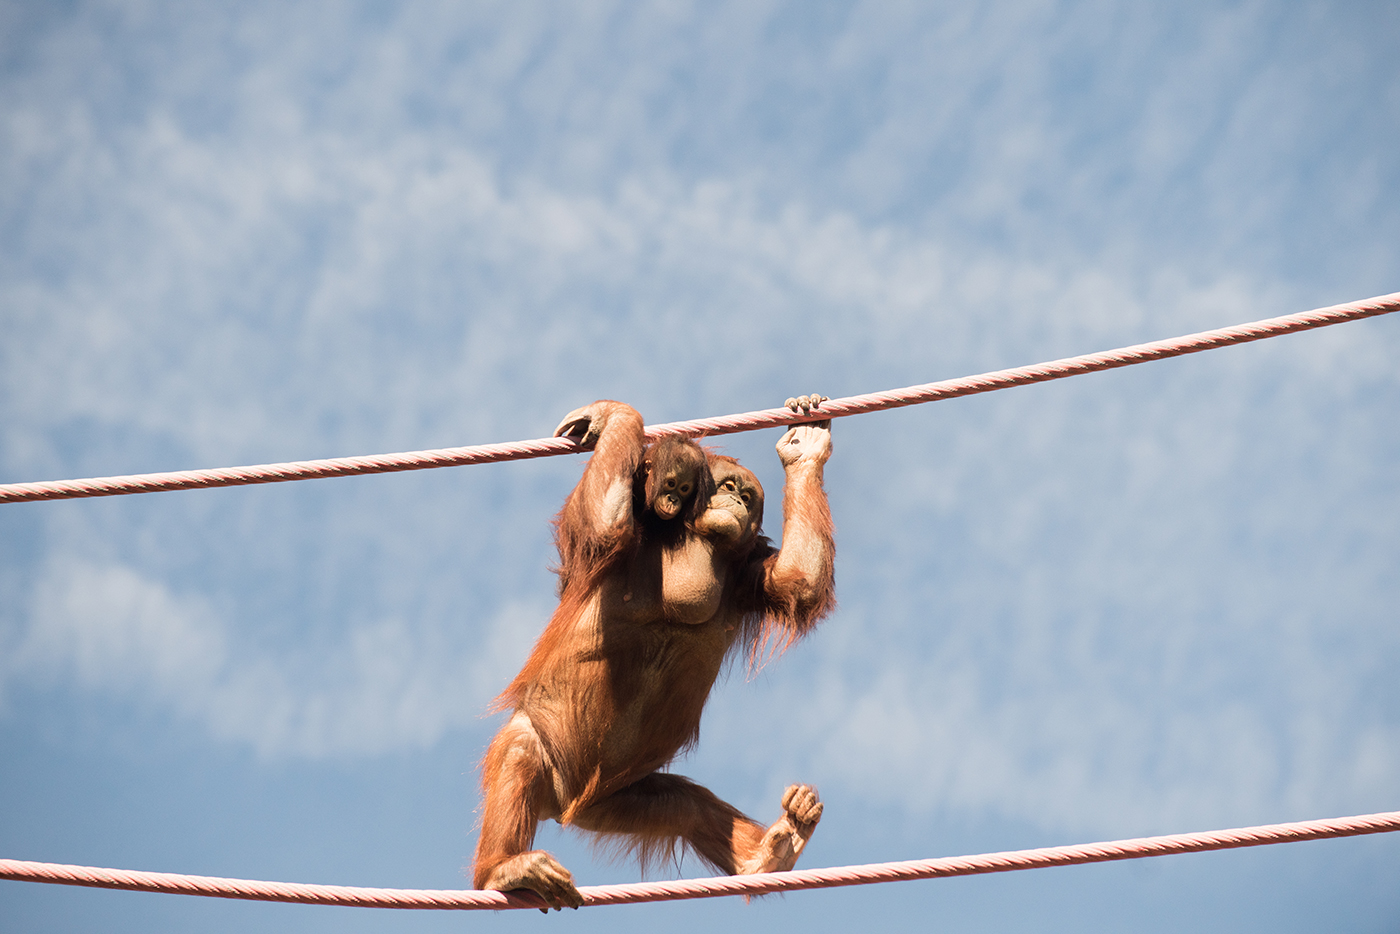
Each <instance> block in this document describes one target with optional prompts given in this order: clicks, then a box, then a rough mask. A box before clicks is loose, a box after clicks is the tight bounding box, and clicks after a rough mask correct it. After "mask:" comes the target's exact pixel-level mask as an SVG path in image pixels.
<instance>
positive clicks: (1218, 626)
mask: <svg viewBox="0 0 1400 934" xmlns="http://www.w3.org/2000/svg"><path fill="white" fill-rule="evenodd" d="M1397 40H1400V8H1397V7H1395V5H1393V4H1384V3H1374V4H1370V3H1348V4H1328V3H1298V4H1286V5H1280V4H1269V3H1262V2H1237V3H1212V2H1201V3H1185V4H1174V5H1162V4H1158V5H1149V4H1134V3H1122V2H1082V3H1058V2H1041V0H1025V2H1015V0H1012V2H1005V3H996V4H985V3H957V4H953V3H929V4H904V3H893V2H891V3H881V4H860V3H814V2H809V3H777V2H752V0H751V2H746V3H713V4H704V5H701V4H689V3H658V4H627V5H623V4H611V3H592V4H578V5H573V6H568V7H561V6H558V5H551V4H537V3H530V2H519V0H517V2H512V3H494V4H493V3H474V4H454V3H430V2H422V3H411V4H409V3H403V4H396V3H342V4H317V3H305V4H296V5H288V4H274V3H257V2H250V3H241V4H222V3H208V4H200V5H191V4H175V3H160V2H125V3H96V2H94V3H88V2H68V3H53V4H32V3H15V2H0V482H23V481H34V480H51V479H63V478H75V477H88V476H107V475H114V474H124V473H137V472H146V471H161V470H178V469H185V468H196V467H217V466H233V465H242V464H257V463H267V462H276V461H286V460H302V459H310V458H319V457H334V456H345V455H356V454H374V453H385V452H394V451H407V450H417V449H424V448H436V447H447V446H455V445H468V444H481V443H489V442H497V441H514V440H522V439H530V438H538V437H543V436H547V435H548V434H549V433H550V432H551V431H552V429H553V427H554V426H555V425H556V424H557V422H558V420H559V418H560V417H561V416H562V415H563V414H564V413H565V412H568V411H569V410H571V409H573V408H575V407H577V406H580V405H583V404H586V403H588V402H590V401H592V400H594V399H598V398H614V399H621V400H624V401H627V402H629V403H630V404H632V405H633V406H635V407H636V408H637V409H638V410H639V411H641V412H642V413H643V415H644V416H645V417H646V418H647V420H648V421H649V422H651V423H660V422H667V421H674V420H679V419H688V418H699V417H704V416H711V415H723V414H729V413H733V412H743V411H749V410H753V409H760V408H768V407H772V406H775V405H778V404H780V403H781V402H782V400H783V399H785V398H786V397H788V396H792V395H796V394H804V393H810V392H820V393H823V394H826V395H829V396H833V397H835V396H845V395H854V394H858V393H865V392H873V391H878V390H884V389H893V388H899V387H903V386H907V385H912V384H917V383H923V382H929V381H933V380H937V379H944V378H950V377H956V376H963V375H968V374H973V373H978V372H983V371H988V370H994V369H999V368H1002V367H1008V366H1017V365H1021V364H1028V363H1035V362H1039V361H1043V360H1050V359H1054V358H1058V357H1063V356H1069V355H1073V354H1080V353H1089V352H1093V351H1098V350H1105V349H1109V348H1113V347H1119V346H1123V345H1127V344H1132V343H1137V342H1141V341H1146V340H1154V339H1159V338H1167V337H1173V336H1177V335H1180V334H1186V333H1189V332H1192V331H1197V330H1202V329H1207V328H1213V327H1222V326H1226V325H1231V324H1237V323H1242V322H1247V321H1252V320H1256V319H1260V318H1266V317H1272V316H1275V315H1283V314H1290V313H1294V312H1299V311H1304V310H1307V309H1310V308H1314V307H1319V306H1325V305H1331V304H1336V303H1340V302H1347V301H1353V300H1357V299H1362V298H1367V297H1370V296H1373V295H1378V294H1384V293H1388V292H1392V291H1395V290H1397V289H1400V279H1397V277H1396V270H1397V268H1400V71H1397V69H1396V68H1395V65H1394V48H1395V45H1396V42H1397ZM1397 356H1400V316H1394V317H1393V318H1380V319H1372V320H1368V321H1363V322H1358V323H1352V324H1346V325H1341V326H1337V327H1333V328H1328V329H1324V330H1322V331H1316V332H1311V333H1306V334H1301V335H1291V336H1288V337H1283V338H1277V339H1273V340H1269V341H1264V342H1260V343H1256V344H1250V345H1246V346H1241V347H1236V348H1229V349H1223V350H1217V351H1213V352H1210V353H1207V354H1201V355H1196V356H1192V357H1188V358H1178V359H1175V360H1171V361H1165V362H1159V363H1153V364H1148V365H1144V366H1140V367H1132V368H1129V369H1127V370H1118V371H1114V372H1111V373H1103V374H1095V375H1090V376H1084V377H1076V378H1074V379H1071V380H1064V381H1060V382H1056V383H1051V384H1043V385H1039V386H1032V387H1024V388H1018V389H1013V390H1008V391H1003V392H997V393H992V394H987V395H982V396H977V397H972V398H966V399H959V400H951V401H947V402H941V403H936V404H931V405H924V406H918V407H913V408H907V409H901V410H898V411H892V412H885V413H878V414H871V415H865V416H860V417H854V418H848V419H842V420H839V421H838V422H837V423H836V424H835V425H834V428H833V432H834V442H835V453H834V455H833V458H832V460H831V462H830V464H829V465H828V468H827V473H826V484H827V489H828V491H829V493H830V499H831V504H832V510H833V513H834V518H835V522H836V525H837V543H838V557H837V595H838V600H839V607H838V609H837V611H836V612H835V613H834V615H832V616H831V617H830V618H829V619H827V620H826V621H825V622H824V623H823V624H822V626H821V627H820V628H819V629H818V630H817V631H816V632H815V633H814V634H813V635H812V636H811V637H810V638H809V639H808V640H806V641H805V642H803V643H801V644H800V645H798V646H797V647H795V648H793V649H791V650H790V651H788V653H787V654H786V655H784V656H783V657H782V658H780V659H778V660H776V661H774V662H772V663H771V664H769V665H767V666H765V667H764V668H762V669H761V670H758V671H753V670H749V669H746V668H745V667H744V666H743V665H737V666H735V667H734V668H733V669H732V670H731V671H730V672H729V674H728V676H727V677H726V678H725V679H724V680H723V681H722V682H721V683H720V684H719V685H717V687H716V689H715V692H714V694H713V695H712V697H711V700H710V704H709V707H708V708H707V711H706V718H705V721H704V724H703V728H702V734H701V741H700V744H699V747H698V749H697V750H696V751H695V752H693V753H692V754H690V755H689V756H688V757H687V758H686V759H684V760H682V761H680V762H678V763H677V764H676V765H675V766H674V768H675V770H676V771H679V772H681V773H683V774H686V775H689V776H691V777H693V778H695V779H696V780H698V781H700V782H702V783H704V784H706V785H707V786H708V787H710V788H712V789H713V790H714V791H715V792H716V793H718V794H719V795H721V796H722V797H724V798H725V799H726V800H729V801H732V802H733V803H734V804H736V805H737V806H739V807H741V808H742V809H744V810H745V811H747V812H748V813H751V814H753V815H754V816H755V817H756V818H758V819H761V820H765V821H768V820H772V819H774V818H775V817H776V816H777V811H778V800H779V797H780V795H781V792H782V789H783V788H784V787H785V786H786V785H787V784H789V783H791V782H795V781H803V782H808V783H811V784H814V785H816V786H817V787H818V788H820V790H821V793H822V796H823V798H824V800H825V801H826V811H825V816H824V818H823V821H822V824H821V826H820V828H819V829H818V831H817V833H816V835H815V837H814V838H813V841H812V844H811V845H810V846H809V848H808V849H807V851H806V853H805V854H804V855H803V858H802V862H801V863H800V865H801V866H803V867H820V866H841V865H847V864H854V863H863V862H875V861H884V860H893V859H914V858H923V857H932V856H950V855H961V854H971V853H981V852H989V851H995V850H1003V849H1019V848H1025V847H1035V846H1049V845H1055V844H1061V843H1075V842H1089V841H1094V840H1106V839H1114V838H1122V837H1131V836H1139V835H1145V834H1157V833H1174V832H1183V831H1191V830H1207V829H1216V828H1224V827H1235V826H1243V825H1248V824H1255V823H1269V822H1276V821H1288V820H1305V819H1312V818H1321V817H1334V816H1344V815H1350V814H1361V813H1368V812H1374V811H1382V810H1394V809H1396V808H1400V681H1397V679H1396V678H1395V676H1394V672H1395V670H1396V668H1397V666H1400V614H1397V611H1396V609H1395V607H1396V606H1397V605H1400V574H1396V573H1395V555H1397V554H1400V432H1398V431H1397V429H1396V427H1395V426H1396V424H1397V423H1398V422H1397V417H1396V412H1397V410H1400V367H1397V366H1396V365H1395V362H1394V361H1395V360H1396V358H1397ZM779 434H780V432H778V431H776V430H770V431H765V432H755V433H750V434H744V435H732V436H726V437H723V438H717V439H714V441H713V444H714V445H715V446H716V447H717V448H718V449H720V450H723V451H724V452H726V453H729V454H732V455H734V456H736V457H739V458H740V459H741V460H742V461H743V462H744V463H745V464H746V465H748V466H750V467H751V468H752V469H754V470H755V472H756V473H757V474H758V476H759V477H760V479H761V480H762V482H763V483H764V485H765V487H766V489H767V490H768V495H769V496H770V498H773V499H776V498H777V497H776V492H777V490H778V489H780V488H781V483H782V472H781V469H780V467H779V464H778V460H777V457H776V454H775V453H774V452H773V444H774V443H775V442H776V440H777V437H778V436H779ZM583 462H584V459H583V458H582V457H557V458H548V459H544V460H538V461H528V462H517V463H509V464H497V465H489V466H477V467H466V468H456V469H448V470H434V471H422V472H416V473H411V474H394V475H385V476H376V477H363V478H350V479H336V480H320V481H308V482H299V483H288V484H277V485H268V486H257V487H243V488H236V489H225V490H206V491H191V492H178V493H160V494H146V495H140V496H129V497H113V498H107V499H94V500H75V501H64V502H49V503H26V504H11V505H4V506H0V750H2V751H3V753H2V754H0V800H3V801H4V804H3V806H0V857H8V858H15V859H30V860H41V861H50V862H61V863H76V864H82V865H97V866H112V867H120V868H127V869H145V870H159V871H169V872H188V873H198V874H207V875H219V876H233V877H241V878H253V879H273V880H281V881H301V882H324V883H339V884H348V885H371V886H399V887H412V888H456V887H463V886H465V885H466V884H467V882H466V879H465V877H464V875H463V869H464V867H465V866H466V865H467V864H468V862H469V861H470V857H471V852H472V849H473V847H474V842H475V831H474V827H473V823H474V820H475V810H476V808H477V806H478V804H479V800H478V792H477V789H476V777H475V766H476V762H477V760H478V759H479V757H480V755H481V753H482V752H483V750H484V748H485V745H486V743H487V742H489V740H490V737H491V735H492V734H493V731H494V730H495V728H496V727H497V726H498V725H499V722H500V721H499V719H498V718H491V717H488V716H486V714H485V710H486V706H487V704H488V703H489V701H490V699H491V698H492V697H493V696H495V694H496V693H497V692H498V691H499V690H500V689H501V688H502V687H503V686H504V685H505V684H506V683H507V682H508V681H509V679H510V678H511V677H512V676H513V675H514V673H515V671H516V670H518V667H519V665H520V664H521V662H522V661H523V659H524V657H525V655H526V653H527V652H528V650H529V647H530V645H531V643H532V640H533V639H534V637H535V636H536V635H537V634H538V632H539V631H540V629H541V628H542V626H543V624H544V622H545V621H546V620H547V619H548V616H549V614H550V612H551V610H552V606H553V594H554V581H553V577H552V575H551V573H550V571H549V566H550V563H551V560H552V559H553V557H554V552H553V545H552V542H551V538H550V527H549V522H550V519H551V518H552V517H553V515H554V514H555V512H556V511H557V510H558V508H559V506H560V505H561V504H562V502H563V499H564V497H565V496H566V495H567V493H568V491H569V490H570V488H571V487H572V485H573V484H574V483H575V482H576V481H577V479H578V476H579V473H580V470H581V468H582V464H583ZM778 516H779V511H778V510H777V509H772V510H770V516H769V529H768V531H769V532H770V534H774V535H776V534H777V533H778V532H779V531H780V529H781V526H780V523H779V518H778ZM540 843H541V845H543V846H545V847H547V848H549V849H551V850H552V851H554V852H556V853H557V854H558V855H559V857H560V859H561V860H562V861H563V862H564V863H565V865H567V866H568V867H569V868H570V869H572V870H573V872H574V873H575V876H576V877H577V879H578V881H579V882H580V883H581V884H604V883H609V882H621V881H634V880H636V879H637V878H638V870H637V868H636V867H635V866H632V865H629V864H627V863H620V864H619V863H614V862H609V861H608V859H607V858H606V857H605V856H604V855H598V854H594V853H593V852H591V851H590V850H589V848H588V846H587V844H586V841H583V840H581V839H580V838H578V837H576V836H574V835H573V834H571V833H569V832H563V831H560V830H559V829H558V828H555V827H554V826H553V825H550V826H548V827H543V826H542V828H541V834H540ZM1398 864H1400V835H1382V836H1376V837H1366V838H1354V839H1350V840H1341V841H1325V842H1314V843H1304V844H1293V845H1288V846H1275V847H1266V848H1260V849H1255V850H1248V851H1234V852H1227V853H1214V854H1202V855H1194V856H1176V857H1169V858H1159V859H1153V860H1142V861H1135V862H1132V863H1125V864H1116V865H1104V866H1086V867H1069V868H1060V869H1052V870H1039V871H1035V872H1020V873H1011V874H1004V875H999V876H996V877H979V878H970V879H952V880H940V881H936V882H920V883H904V884H897V885H886V886H866V887H860V888H852V889H842V890H831V891H824V892H808V893H794V894H790V895H787V896H784V897H770V898H765V899H759V900H755V901H754V902H753V903H751V904H747V905H746V904H744V903H743V902H742V901H741V900H738V899H731V900H722V901H721V900H711V901H707V902H686V903H673V904H662V905H653V906H636V907H627V908H612V909H606V908H604V909H586V910H583V911H580V912H578V913H576V914H575V913H566V915H563V916H561V915H554V916H551V919H550V920H549V921H548V922H543V921H541V920H540V916H539V915H537V914H535V913H533V912H508V913H502V914H493V915H489V916H487V915H473V916H471V917H466V918H464V917H460V916H454V915H448V914H443V913H435V912H385V911H370V910H364V909H340V908H324V907H307V906H285V905H261V904H253V903H242V902H223V901H217V900H211V899H195V898H188V897H183V896H163V895H151V894H142V893H121V892H106V891H98V890H86V889H73V888H65V887H57V886H41V885H35V884H30V883H17V882H0V927H4V929H5V930H7V931H10V930H13V931H22V932H48V931H54V932H57V931H65V932H86V931H92V932H97V931H103V932H127V931H131V932H135V931H142V932H148V931H165V930H169V931H175V930H179V931H189V932H225V931H229V932H232V931H245V930H249V929H253V928H256V929H259V930H266V931H297V932H314V931H376V932H378V931H406V932H418V931H437V930H449V929H450V930H462V929H463V928H462V926H463V925H467V926H469V927H470V929H473V930H475V929H478V928H480V929H490V930H494V931H507V930H509V931H514V930H520V929H524V928H527V927H533V926H535V925H539V924H541V923H546V924H549V925H552V926H554V927H560V928H562V927H565V926H567V927H568V928H570V929H571V930H579V931H596V930H608V931H632V930H650V929H653V928H655V927H657V926H665V927H666V928H668V929H674V930H679V931H692V930H694V931H700V930H713V929H714V928H715V927H716V926H717V925H723V926H725V927H726V928H728V929H731V930H734V931H736V932H738V931H751V930H752V931H759V930H762V931H768V930H773V929H774V928H775V926H777V927H781V928H782V929H799V928H801V929H810V930H815V931H827V930H832V931H835V930H848V929H852V928H856V927H869V926H871V924H872V923H876V924H879V925H881V926H888V927H891V928H893V927H896V926H898V927H912V926H918V927H919V928H920V929H927V930H959V931H1071V930H1075V931H1077V930H1081V929H1083V928H1084V927H1086V926H1087V927H1094V928H1106V927H1111V928H1113V929H1119V930H1132V931H1148V932H1155V931H1175V930H1179V929H1181V928H1182V927H1185V926H1189V927H1190V928H1192V929H1195V930H1201V931H1240V930H1257V931H1263V930H1268V931H1271V932H1272V931H1312V930H1317V929H1319V928H1321V927H1324V926H1325V927H1326V928H1327V929H1329V930H1343V931H1393V930H1395V928H1396V926H1397V925H1400V888H1397V887H1396V885H1395V869H1396V866H1397V865H1398ZM703 872H704V870H703V867H701V866H699V865H698V864H696V863H694V862H692V861H686V862H684V863H683V864H682V865H681V866H679V867H671V868H670V869H668V870H663V871H662V876H665V875H667V874H668V873H669V875H671V876H675V875H677V874H679V875H681V876H693V875H699V874H703Z"/></svg>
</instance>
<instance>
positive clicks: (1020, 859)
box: [0, 811, 1400, 910]
mask: <svg viewBox="0 0 1400 934" xmlns="http://www.w3.org/2000/svg"><path fill="white" fill-rule="evenodd" d="M1396 830H1400V811H1388V812H1384V813H1380V814H1363V815H1361V816H1358V817H1338V818H1333V819H1331V820H1315V821H1300V822H1297V823H1292V824H1265V825H1263V826H1258V827H1240V828H1237V829H1234V830H1215V831H1206V832H1203V833H1185V834H1173V835H1170V836H1162V837H1139V838H1136V839H1132V840H1114V841H1111V842H1108V843H1082V844H1077V845H1074V846H1056V847H1045V848H1042V849H1037V850H1012V851H1010V852H1004V853H986V854H983V855H981V856H950V857H943V858H940V859H921V860H910V861H906V862H897V863H871V864H869V865H865V866H844V867H840V868H835V869H799V870H793V871H790V872H771V873H760V874H757V875H752V876H721V877H718V878H713V879H683V880H679V881H675V882H638V883H633V884H628V885H592V886H582V887H580V888H579V892H580V893H581V894H582V895H583V903H584V905H585V906H590V907H593V906H599V905H626V904H632V903H635V902H656V901H671V900H675V899H683V898H715V897H719V896H724V895H767V894H769V893H772V892H786V891H793V890H796V889H818V888H832V887H835V886H842V885H868V884H870V883H875V882H904V881H911V880H914V879H937V878H943V877H946V876H970V875H978V874H981V873H988V872H1013V871H1016V870H1020V869H1043V868H1045V867H1048V866H1072V865H1077V864H1080V863H1102V862H1109V861H1112V860H1120V859H1142V858H1144V857H1148V856H1168V855H1172V854H1176V853H1199V852H1203V851H1205V850H1229V849H1235V848H1238V847H1246V846H1264V845H1267V844H1272V843H1293V842H1297V841H1301V840H1323V839H1327V838H1330V837H1352V836H1358V835H1361V834H1371V833H1389V832H1392V831H1396ZM0 879H13V880H16V881H21V882H48V883H55V884H58V885H84V886H93V887H96V888H106V889H126V890H130V891H137V892H163V893H167V894H171V895H205V896H212V897H215V898H241V899H249V900H253V901H269V902H297V903H300V904H307V905H344V906H351V907H359V908H439V909H458V910H480V909H484V908H491V909H502V908H539V907H541V906H542V905H543V904H544V903H543V901H542V900H540V899H539V898H537V897H535V896H534V894H533V893H524V894H519V893H510V894H507V893H504V892H483V891H475V890H461V889H371V888H359V887H356V886H346V885H306V884H301V883H294V882H254V881H250V880H247V879H220V878H215V877H212V876H187V875H179V874H176V873H166V872H132V871H128V870H124V869H98V868H96V867H92V866H64V865H60V864H57V863H31V862H25V861H22V860H14V859H0Z"/></svg>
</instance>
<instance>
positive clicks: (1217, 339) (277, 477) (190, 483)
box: [0, 292, 1400, 503]
mask: <svg viewBox="0 0 1400 934" xmlns="http://www.w3.org/2000/svg"><path fill="white" fill-rule="evenodd" d="M1394 311H1400V292H1392V293H1391V294H1389V295H1380V296H1377V297H1375V298H1368V299H1365V300H1363V301H1359V302H1349V303H1347V304H1345V305H1332V306H1331V307H1328V308H1318V309H1316V310H1313V311H1305V312H1302V313H1300V314H1295V315H1284V316H1283V317H1279V318H1266V319H1264V320H1263V321H1255V322H1253V323H1251V324H1238V325H1235V326H1234V327H1228V328H1219V329H1217V330H1214V331H1201V332H1199V333H1196V334H1187V335H1186V336H1184V337H1176V338H1172V339H1170V340H1162V341H1153V342H1152V343H1148V344H1135V345H1133V346H1131V347H1120V348H1119V349H1117V350H1105V351H1101V352H1099V353H1093V354H1086V355H1084V356H1082V357H1066V358H1064V359H1062V360H1052V361H1050V362H1048V363H1036V364H1032V365H1030V366H1023V367H1016V368H1014V369H1010V370H996V371H993V372H991V373H982V374H979V375H977V376H964V377H961V378H959V379H948V380H943V381H941V382H937V383H925V384H923V385H921V386H910V387H908V388H906V389H892V390H888V391H886V392H875V393H869V394H867V395H863V396H847V397H846V398H844V399H832V400H830V401H828V402H823V403H822V404H821V406H820V407H819V408H814V409H813V410H812V411H811V413H810V414H809V413H803V412H793V411H790V410H789V409H786V408H781V409H763V410H761V411H758V412H745V413H742V414H740V415H725V416H720V417H717V418H700V419H695V420H693V421H688V422H671V423H669V424H664V425H653V426H651V427H650V428H648V429H647V430H646V436H647V438H648V440H653V441H654V440H656V439H658V438H664V437H669V436H680V437H701V436H706V435H723V434H732V433H734V432H739V431H753V430H755V429H758V428H776V427H779V426H782V425H791V424H794V423H801V422H810V421H816V420H820V419H828V418H843V417H845V416H847V415H861V414H864V413H866V412H875V411H878V410H880V409H894V408H899V407H901V406H906V405H918V404H919V403H921V402H936V401H938V400H940V399H952V398H955V397H957V396H970V395H973V394H975V393H979V392H991V391H992V390H995V389H1007V388H1009V387H1011V386H1024V385H1027V384H1028V383H1040V382H1045V381H1046V380H1052V379H1063V378H1064V377H1066V376H1078V375H1080V374H1081V373H1094V372H1097V371H1099V370H1111V369H1115V368H1116V367H1121V366H1132V365H1133V364H1136V363H1147V362H1148V361H1151V360H1163V359H1166V358H1167V357H1179V356H1181V355H1182V354H1189V353H1199V352H1200V351H1202V350H1213V349H1215V348H1217V347H1227V346H1230V345H1232V344H1244V343H1248V342H1249V341H1257V340H1262V339H1263V338H1266V337H1277V336H1279V335H1281V334H1291V333H1293V332H1294V331H1307V330H1310V329H1312V328H1320V327H1326V326H1328V325H1331V324H1341V323H1343V322H1345V321H1356V320H1359V319H1361V318H1372V317H1375V316H1377V315H1387V314H1390V313H1391V312H1394ZM582 450H586V447H585V446H583V445H580V444H578V443H576V442H574V441H572V440H570V439H568V438H541V439H539V440H536V441H516V442H511V443H506V444H482V445H476V446H472V447H461V448H439V449H436V450H432V451H410V452H407V453H404V454H374V455H368V456H364V457H337V458H330V459H328V460H314V461H293V462H291V463H285V464H260V465H257V466H253V467H220V468H215V469H211V470H182V471H175V472H171V473H148V474H132V475H129V476H121V477H95V478H92V479H88V480H53V481H48V482H42V483H8V484H3V485H0V503H20V502H25V501H27V500H41V499H78V498H82V497H87V496H119V495H122V494H126V493H155V492H158V491H162V490H194V489H202V488H205V487H216V486H244V485H247V484H252V483H280V482H282V481H285V480H311V479H317V478H322V477H350V476H355V475H357V474H370V473H393V472H395V471H400V470H424V469H427V468H429V467H461V466H465V465H467V464H489V463H492V462H494V461H509V460H524V459H527V458H532V457H551V456H553V455H556V454H573V453H576V452H578V451H582Z"/></svg>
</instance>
